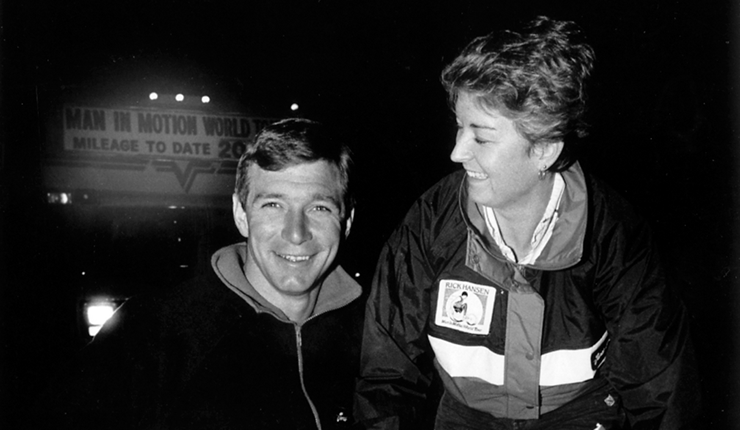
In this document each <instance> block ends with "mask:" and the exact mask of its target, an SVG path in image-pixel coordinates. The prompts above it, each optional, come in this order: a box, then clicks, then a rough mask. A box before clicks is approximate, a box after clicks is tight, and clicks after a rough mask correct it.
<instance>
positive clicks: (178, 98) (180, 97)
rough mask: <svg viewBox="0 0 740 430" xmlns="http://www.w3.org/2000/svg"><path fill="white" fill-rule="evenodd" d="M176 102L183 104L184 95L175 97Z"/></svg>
mask: <svg viewBox="0 0 740 430" xmlns="http://www.w3.org/2000/svg"><path fill="white" fill-rule="evenodd" d="M175 100H177V101H178V102H181V101H183V100H185V96H184V95H182V94H178V95H176V96H175Z"/></svg>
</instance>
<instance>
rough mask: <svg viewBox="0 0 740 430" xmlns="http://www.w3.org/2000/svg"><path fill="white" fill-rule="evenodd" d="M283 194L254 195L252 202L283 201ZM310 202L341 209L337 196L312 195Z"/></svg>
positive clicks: (339, 199)
mask: <svg viewBox="0 0 740 430" xmlns="http://www.w3.org/2000/svg"><path fill="white" fill-rule="evenodd" d="M283 198H285V194H283V193H257V194H255V195H254V201H257V200H265V199H283ZM311 200H312V201H321V202H330V203H332V204H333V205H335V206H337V207H338V208H341V207H342V200H341V198H338V197H337V196H334V195H332V194H326V193H314V194H312V195H311Z"/></svg>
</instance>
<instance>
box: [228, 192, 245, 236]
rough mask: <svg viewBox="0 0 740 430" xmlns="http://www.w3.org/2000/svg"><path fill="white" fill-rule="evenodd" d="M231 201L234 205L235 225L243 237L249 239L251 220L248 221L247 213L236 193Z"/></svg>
mask: <svg viewBox="0 0 740 430" xmlns="http://www.w3.org/2000/svg"><path fill="white" fill-rule="evenodd" d="M231 201H232V204H233V207H232V209H233V212H234V224H236V228H237V229H238V230H239V233H240V234H241V235H242V236H244V237H249V220H248V219H247V213H246V211H244V207H243V206H242V202H241V201H239V196H238V195H237V194H236V193H234V194H233V195H232V196H231Z"/></svg>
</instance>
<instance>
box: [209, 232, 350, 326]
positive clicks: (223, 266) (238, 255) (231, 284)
mask: <svg viewBox="0 0 740 430" xmlns="http://www.w3.org/2000/svg"><path fill="white" fill-rule="evenodd" d="M246 261H247V243H246V242H242V243H237V244H234V245H229V246H227V247H224V248H221V249H219V250H218V251H216V253H215V254H213V256H212V257H211V266H212V267H213V270H214V272H216V275H218V277H219V278H220V279H221V282H223V283H224V285H226V286H227V287H228V288H229V289H230V290H232V291H233V292H234V293H236V295H238V296H239V297H241V298H242V299H244V301H246V302H247V303H248V304H249V305H250V306H252V307H253V308H254V310H255V311H257V312H266V313H269V314H272V315H273V316H275V317H276V318H277V319H279V320H281V321H284V322H288V323H293V322H292V321H290V319H288V317H287V316H286V315H285V313H283V311H281V310H280V309H278V308H277V307H276V306H275V305H273V304H272V303H270V302H268V301H267V300H266V299H265V298H264V297H262V295H260V294H259V293H258V292H257V290H255V289H254V287H253V286H252V284H250V283H249V280H247V277H246V276H245V275H244V265H245V264H246ZM319 288H320V290H319V297H318V298H317V299H316V307H315V308H314V311H313V314H312V315H311V316H310V317H309V318H308V319H307V320H306V321H309V320H310V319H312V318H314V317H316V316H317V315H321V314H323V313H326V312H329V311H331V310H334V309H339V308H341V307H343V306H345V305H347V304H349V303H350V302H352V301H353V300H355V299H356V298H358V297H359V296H360V294H362V287H360V284H358V283H357V282H356V281H355V280H354V279H352V277H351V276H349V275H348V274H347V272H345V271H344V269H342V268H341V267H340V266H339V265H337V266H335V267H334V269H333V270H332V271H331V272H329V274H328V275H326V277H325V278H324V281H323V282H322V284H321V286H319Z"/></svg>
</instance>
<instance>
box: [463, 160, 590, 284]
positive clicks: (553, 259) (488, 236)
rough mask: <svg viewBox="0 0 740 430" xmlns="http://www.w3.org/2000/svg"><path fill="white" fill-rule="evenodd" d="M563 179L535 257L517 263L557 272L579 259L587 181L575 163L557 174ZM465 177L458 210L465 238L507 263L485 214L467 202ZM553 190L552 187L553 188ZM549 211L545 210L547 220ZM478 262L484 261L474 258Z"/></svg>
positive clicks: (584, 228)
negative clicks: (463, 221) (465, 230)
mask: <svg viewBox="0 0 740 430" xmlns="http://www.w3.org/2000/svg"><path fill="white" fill-rule="evenodd" d="M560 176H561V177H562V180H563V190H562V192H561V193H560V197H559V199H556V200H557V202H556V203H553V195H551V197H550V203H549V204H548V209H549V206H550V204H554V211H553V213H555V214H556V216H555V217H554V218H553V219H551V220H549V221H548V225H547V227H546V228H545V229H544V235H542V237H541V238H540V240H539V241H538V244H539V246H538V248H539V249H538V254H537V257H536V259H534V260H533V261H527V262H523V261H520V262H519V263H518V264H519V265H521V266H527V267H531V268H535V269H539V270H559V269H564V268H567V267H571V266H573V265H575V264H576V263H578V262H579V261H580V260H581V256H582V255H583V246H584V245H583V244H584V239H585V235H586V221H587V219H588V205H587V198H588V193H587V188H586V179H585V176H584V174H583V170H582V169H581V167H580V165H579V164H578V163H574V164H573V165H572V166H571V167H570V168H569V169H568V170H566V171H564V172H562V173H561V174H560ZM466 180H467V179H466V177H464V176H463V180H462V181H461V183H460V189H459V193H458V195H459V203H458V204H459V208H460V210H461V212H462V215H463V219H464V220H465V223H466V225H467V229H468V238H469V239H473V241H474V242H475V243H477V244H479V245H480V246H479V247H480V249H481V250H483V251H484V254H486V255H488V256H490V257H493V258H495V259H497V260H499V261H502V262H505V261H509V259H508V258H507V257H506V255H505V254H504V252H503V251H502V250H501V248H500V247H499V246H498V245H497V244H496V240H495V235H493V234H492V233H489V231H488V227H487V225H486V219H485V214H484V213H483V211H481V210H480V209H479V207H478V205H476V204H475V203H473V202H471V201H469V199H468V195H467V194H468V193H467V186H466ZM553 191H555V187H553ZM547 213H548V211H547V210H546V211H545V214H546V215H545V217H543V220H545V221H546V218H548V217H547ZM474 248H476V247H472V248H471V246H469V247H468V254H469V255H468V259H469V260H471V261H472V260H473V255H470V254H471V253H473V252H474ZM476 258H477V260H479V261H480V260H481V259H482V258H484V256H483V255H477V256H476Z"/></svg>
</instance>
